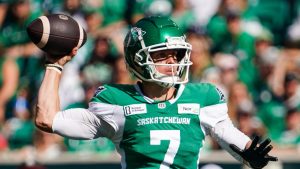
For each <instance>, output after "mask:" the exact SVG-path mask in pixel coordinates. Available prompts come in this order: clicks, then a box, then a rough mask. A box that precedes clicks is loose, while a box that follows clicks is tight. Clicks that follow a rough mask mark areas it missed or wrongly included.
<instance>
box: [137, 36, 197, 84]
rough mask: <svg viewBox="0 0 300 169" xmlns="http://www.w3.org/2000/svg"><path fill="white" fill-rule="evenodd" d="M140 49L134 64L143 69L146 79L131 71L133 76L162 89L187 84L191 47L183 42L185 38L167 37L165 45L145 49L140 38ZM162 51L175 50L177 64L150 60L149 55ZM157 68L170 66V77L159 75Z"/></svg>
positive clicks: (190, 63)
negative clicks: (155, 84)
mask: <svg viewBox="0 0 300 169" xmlns="http://www.w3.org/2000/svg"><path fill="white" fill-rule="evenodd" d="M139 41H140V43H141V46H142V49H140V50H139V51H138V52H137V53H136V55H135V57H134V62H136V63H137V64H138V65H139V66H140V67H141V68H142V69H144V70H145V71H146V72H144V73H146V74H147V77H148V78H146V77H145V76H143V75H142V74H140V73H139V72H136V71H134V70H133V72H134V74H135V75H137V76H138V77H139V78H141V79H142V80H144V81H148V82H155V83H157V84H158V85H160V86H163V87H172V86H174V85H176V84H183V83H187V82H188V76H189V67H190V65H192V62H191V61H190V53H191V48H192V47H191V45H190V44H188V43H186V42H185V37H184V36H181V37H168V38H167V40H166V42H165V43H160V44H155V45H151V46H149V47H146V46H145V44H143V39H142V37H141V38H139ZM164 50H176V51H177V55H176V57H177V59H178V63H172V64H168V63H164V64H162V63H154V61H153V59H152V58H151V53H153V52H157V51H164ZM159 66H170V67H171V70H172V73H171V74H172V75H166V74H163V73H160V72H159V71H158V70H157V67H159Z"/></svg>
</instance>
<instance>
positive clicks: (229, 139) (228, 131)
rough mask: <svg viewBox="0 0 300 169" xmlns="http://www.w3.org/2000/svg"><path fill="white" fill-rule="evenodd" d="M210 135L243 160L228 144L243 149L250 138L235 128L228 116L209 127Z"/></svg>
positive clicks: (249, 141)
mask: <svg viewBox="0 0 300 169" xmlns="http://www.w3.org/2000/svg"><path fill="white" fill-rule="evenodd" d="M210 134H211V136H212V137H213V138H214V139H215V140H216V141H217V142H218V143H219V144H220V146H222V147H223V148H224V149H225V150H227V151H228V152H229V153H230V154H231V155H232V156H233V157H235V158H236V159H237V160H239V161H241V162H243V159H242V158H241V157H239V156H238V155H237V154H236V153H234V152H233V151H232V150H231V149H230V147H229V144H234V145H236V146H237V147H239V148H240V149H245V148H246V147H247V145H248V144H249V143H251V140H250V138H249V137H248V136H246V135H245V134H244V133H242V132H241V131H239V130H238V129H237V128H235V127H234V126H233V124H232V122H231V120H230V119H229V118H227V119H226V120H223V121H221V122H219V123H217V124H216V126H215V127H213V128H211V129H210Z"/></svg>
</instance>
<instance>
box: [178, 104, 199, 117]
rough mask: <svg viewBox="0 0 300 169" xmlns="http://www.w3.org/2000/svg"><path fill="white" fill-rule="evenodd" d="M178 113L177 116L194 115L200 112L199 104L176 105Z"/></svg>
mask: <svg viewBox="0 0 300 169" xmlns="http://www.w3.org/2000/svg"><path fill="white" fill-rule="evenodd" d="M177 107H178V113H179V114H196V115H198V114H199V112H200V104H198V103H183V104H178V105H177Z"/></svg>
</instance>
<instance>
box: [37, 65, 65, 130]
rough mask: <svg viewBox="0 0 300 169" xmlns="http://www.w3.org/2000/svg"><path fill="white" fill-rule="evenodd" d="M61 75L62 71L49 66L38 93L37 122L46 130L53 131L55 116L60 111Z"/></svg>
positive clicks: (39, 126)
mask: <svg viewBox="0 0 300 169" xmlns="http://www.w3.org/2000/svg"><path fill="white" fill-rule="evenodd" d="M60 77H61V74H60V73H58V72H57V71H55V70H52V69H48V68H47V69H46V72H45V76H44V79H43V81H42V84H41V87H40V90H39V93H38V100H37V106H36V117H35V123H36V126H37V127H38V128H40V129H41V130H43V131H46V132H53V131H52V123H53V118H54V116H55V114H56V113H57V112H58V111H60V103H59V95H58V87H59V81H60Z"/></svg>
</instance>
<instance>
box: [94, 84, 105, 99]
mask: <svg viewBox="0 0 300 169" xmlns="http://www.w3.org/2000/svg"><path fill="white" fill-rule="evenodd" d="M104 90H106V88H105V87H104V86H100V87H98V89H97V90H96V92H95V94H94V97H97V96H98V94H100V93H101V92H103V91H104Z"/></svg>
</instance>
